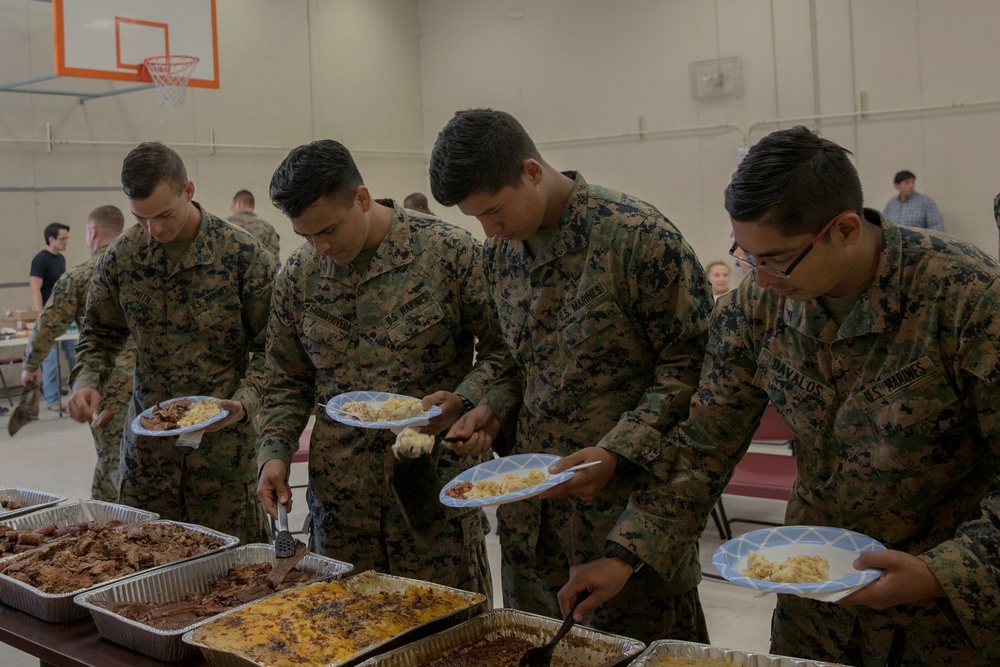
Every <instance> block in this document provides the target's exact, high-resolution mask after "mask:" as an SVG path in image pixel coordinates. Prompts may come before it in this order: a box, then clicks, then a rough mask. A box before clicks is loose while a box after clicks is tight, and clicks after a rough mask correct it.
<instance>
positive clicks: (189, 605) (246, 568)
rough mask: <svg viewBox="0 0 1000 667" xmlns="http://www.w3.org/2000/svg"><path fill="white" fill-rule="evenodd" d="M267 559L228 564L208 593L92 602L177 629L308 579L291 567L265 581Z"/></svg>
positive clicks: (157, 625) (160, 626)
mask: <svg viewBox="0 0 1000 667" xmlns="http://www.w3.org/2000/svg"><path fill="white" fill-rule="evenodd" d="M270 571H271V564H270V563H251V564H249V565H240V566H238V567H231V568H229V571H228V572H227V573H226V576H225V577H223V578H222V579H219V580H218V581H216V582H214V583H213V584H212V586H211V589H210V590H209V591H208V592H207V593H201V592H195V593H189V594H187V595H185V596H184V597H183V598H181V599H180V600H176V601H174V602H166V603H164V602H114V601H111V600H106V601H94V604H95V605H97V606H99V607H103V608H105V609H107V610H108V611H112V612H114V613H116V614H118V615H119V616H124V617H125V618H130V619H132V620H133V621H139V622H140V623H144V624H146V625H148V626H150V627H153V628H156V629H158V630H180V629H181V628H186V627H187V626H189V625H191V624H192V623H197V622H198V621H201V620H204V619H206V618H208V617H209V616H215V615H216V614H221V613H222V612H224V611H226V610H227V609H232V608H233V607H239V606H240V605H244V604H246V603H248V602H253V601H254V600H257V599H260V598H262V597H264V596H265V595H270V594H271V593H274V592H275V591H282V590H285V589H286V588H291V587H292V586H295V585H296V584H300V583H303V582H306V581H308V580H309V579H311V578H312V577H313V576H315V575H312V574H309V573H308V572H299V571H298V570H292V571H291V572H289V573H288V575H287V576H285V578H284V580H283V581H282V583H281V584H279V585H278V586H277V587H275V586H274V585H273V584H272V583H271V582H270V581H268V577H267V575H268V573H270Z"/></svg>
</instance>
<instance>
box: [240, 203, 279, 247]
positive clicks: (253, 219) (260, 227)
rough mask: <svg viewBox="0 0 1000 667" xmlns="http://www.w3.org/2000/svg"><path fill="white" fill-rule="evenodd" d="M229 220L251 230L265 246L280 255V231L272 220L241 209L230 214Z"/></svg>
mask: <svg viewBox="0 0 1000 667" xmlns="http://www.w3.org/2000/svg"><path fill="white" fill-rule="evenodd" d="M229 222H231V223H233V224H234V225H236V226H237V227H240V228H242V229H245V230H247V231H248V232H250V234H251V235H252V236H253V237H254V238H255V239H257V240H258V241H260V242H261V243H263V244H264V247H265V248H267V249H268V250H270V251H271V252H272V253H274V256H275V258H278V257H279V255H278V251H279V250H281V247H280V246H279V244H278V232H276V231H275V230H274V225H272V224H271V223H270V222H268V221H267V220H264V219H263V218H259V217H257V215H256V214H255V213H250V212H249V211H240V212H239V213H236V214H234V215H231V216H229Z"/></svg>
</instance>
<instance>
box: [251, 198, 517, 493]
mask: <svg viewBox="0 0 1000 667" xmlns="http://www.w3.org/2000/svg"><path fill="white" fill-rule="evenodd" d="M381 203H383V204H385V205H386V206H391V207H393V208H394V210H395V216H394V218H393V221H392V226H391V227H390V229H389V232H388V234H387V235H386V237H385V239H383V241H382V243H381V245H380V246H379V248H378V250H377V252H376V254H375V256H374V258H373V259H372V261H371V264H370V266H369V267H368V270H367V272H366V273H365V274H364V275H363V276H361V275H358V273H357V271H356V270H355V269H354V268H353V267H352V266H343V267H339V266H337V265H335V264H334V263H333V261H332V260H331V259H329V258H328V257H325V256H323V255H317V254H316V253H314V252H313V250H312V248H311V247H310V246H309V245H308V244H305V245H303V246H302V247H300V248H299V249H298V250H296V251H294V252H293V253H292V255H291V257H289V259H288V261H287V263H286V264H285V266H284V268H283V270H282V271H281V272H280V273H279V274H278V278H277V280H276V281H275V294H274V309H273V312H272V314H271V323H270V330H269V332H268V349H267V356H268V383H267V388H268V396H267V405H266V408H265V411H264V420H263V421H264V424H263V429H262V435H261V439H260V446H259V447H258V450H257V457H258V459H257V464H258V466H262V465H263V464H264V463H266V462H267V461H269V460H271V459H274V458H278V459H281V460H282V461H284V462H285V465H286V466H288V465H290V461H291V456H292V454H293V453H294V452H295V451H296V449H297V448H298V440H299V434H300V433H302V430H303V428H304V427H305V425H306V421H307V420H308V418H309V413H310V411H311V410H312V407H313V406H314V405H315V404H316V402H317V401H323V402H325V401H327V400H329V399H330V398H332V397H333V396H336V395H338V394H341V393H344V392H347V391H355V390H376V391H388V392H393V393H399V394H405V395H408V396H416V397H422V396H424V395H426V394H429V393H432V392H434V391H439V390H445V391H454V392H456V393H458V394H461V395H462V396H465V397H466V398H468V399H470V400H471V401H472V402H473V403H476V404H478V403H479V402H480V400H481V398H482V396H483V393H484V391H485V387H487V386H488V385H490V384H491V383H492V382H493V381H494V380H495V378H496V376H497V374H498V373H499V372H501V369H502V367H504V366H505V365H506V366H507V367H512V362H511V361H510V358H509V356H508V355H507V354H506V350H505V349H504V347H503V341H502V339H501V338H500V336H499V332H498V330H497V328H496V317H495V315H494V312H493V308H492V306H491V304H490V302H489V298H488V296H487V295H486V293H485V288H484V285H483V278H482V255H481V247H480V245H479V243H478V242H477V241H476V240H475V239H474V238H473V237H472V235H471V234H469V233H468V232H465V231H463V230H461V229H459V228H457V227H455V226H453V225H450V224H448V223H445V222H442V221H441V220H439V219H437V218H434V217H432V216H427V215H423V214H420V213H416V212H413V211H407V210H404V209H403V208H402V207H401V206H399V205H397V204H396V203H395V202H393V201H391V200H385V201H382V202H381ZM473 337H477V338H478V339H479V343H478V344H477V345H476V346H475V349H476V351H477V362H476V365H475V368H473V365H472V358H473ZM312 438H313V439H312V442H313V446H312V447H311V448H310V454H311V456H310V471H313V470H314V469H315V470H317V471H318V469H319V467H320V466H324V467H330V466H333V469H334V470H336V465H335V464H334V462H333V459H334V458H337V459H346V458H350V460H351V462H352V463H351V465H352V467H353V466H357V465H361V462H362V461H365V462H366V463H365V465H368V466H375V467H377V468H378V469H379V470H381V466H382V463H381V461H382V454H383V453H384V452H385V451H386V450H387V448H388V447H389V445H391V444H392V442H393V440H394V436H393V434H392V433H391V432H389V431H385V432H382V431H370V430H367V429H358V428H353V427H350V426H344V425H342V424H340V423H339V422H336V421H333V420H331V419H329V418H328V417H327V415H326V413H325V412H324V411H322V410H318V411H317V416H316V425H315V427H314V429H313V436H312ZM327 443H328V444H329V447H327ZM331 448H332V449H331ZM317 449H318V450H319V451H320V452H322V451H326V450H328V449H329V450H330V451H327V455H328V456H321V457H317V456H315V455H316V453H317ZM446 457H447V458H448V459H449V460H452V461H453V465H456V466H458V467H459V468H465V467H468V465H469V459H467V458H466V459H465V460H464V461H463V459H462V458H459V457H455V456H453V455H451V454H447V455H446ZM368 459H370V460H368ZM457 472H458V470H456V471H455V474H457ZM379 476H380V473H379ZM310 477H311V478H312V474H310ZM448 479H450V477H445V478H444V480H443V481H447V480H448ZM310 481H311V482H313V481H317V480H312V479H311V480H310ZM313 486H314V489H315V488H317V487H316V485H315V484H314V485H313ZM319 500H320V501H321V502H323V501H324V499H323V498H319Z"/></svg>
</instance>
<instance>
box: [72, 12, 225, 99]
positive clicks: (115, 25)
mask: <svg viewBox="0 0 1000 667" xmlns="http://www.w3.org/2000/svg"><path fill="white" fill-rule="evenodd" d="M52 10H53V13H54V17H53V18H54V28H55V29H54V33H55V73H56V74H57V75H59V76H77V77H84V78H90V79H114V80H118V81H137V80H139V79H138V71H139V66H140V65H141V64H142V62H143V60H144V59H145V58H148V57H151V56H163V55H185V56H195V57H196V58H198V59H199V62H198V65H197V66H196V68H195V70H194V74H193V75H192V77H191V80H190V82H189V84H188V85H190V86H195V87H198V88H218V87H219V62H218V56H219V47H218V40H217V31H216V26H215V0H53V2H52Z"/></svg>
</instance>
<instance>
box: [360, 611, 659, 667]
mask: <svg viewBox="0 0 1000 667" xmlns="http://www.w3.org/2000/svg"><path fill="white" fill-rule="evenodd" d="M560 625H562V622H561V621H557V620H555V619H553V618H547V617H545V616H537V615H535V614H529V613H528V612H524V611H517V610H516V609H494V610H493V611H488V612H486V613H485V614H483V615H482V616H478V617H476V618H474V619H472V620H471V621H467V622H465V623H462V624H461V625H456V626H455V627H453V628H450V629H448V630H445V631H443V632H439V633H438V634H436V635H433V636H431V637H427V638H426V639H421V640H420V641H418V642H414V643H413V644H409V645H408V646H404V647H402V648H398V649H396V650H394V651H390V652H389V653H385V654H383V655H380V656H377V657H375V658H371V659H370V660H366V661H365V662H363V663H361V665H359V667H376V666H377V667H420V666H421V665H426V664H427V663H428V662H430V661H432V660H435V659H437V658H440V657H441V656H443V655H445V654H447V653H449V652H451V651H453V650H455V649H457V648H458V647H460V646H464V645H466V644H472V643H474V642H477V641H479V640H482V639H486V640H492V639H496V638H498V637H517V638H518V639H525V640H527V641H529V642H531V643H532V644H534V645H535V646H541V645H542V644H545V643H546V642H548V641H549V640H550V639H552V637H553V635H555V633H556V631H557V630H558V629H559V626H560ZM644 648H646V645H645V644H643V643H642V642H641V641H639V640H638V639H630V638H628V637H622V636H621V635H613V634H610V633H607V632H601V631H599V630H594V629H593V628H588V627H582V626H579V625H576V626H574V627H573V629H572V630H570V633H569V634H568V635H566V637H564V638H563V640H562V641H561V642H559V644H557V647H556V650H555V653H554V654H553V656H552V665H553V667H597V666H598V665H600V667H613V666H614V665H625V664H628V663H629V661H631V660H632V659H633V658H634V657H635V656H636V655H638V654H639V653H640V652H641V651H642V650H643V649H644Z"/></svg>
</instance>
